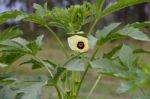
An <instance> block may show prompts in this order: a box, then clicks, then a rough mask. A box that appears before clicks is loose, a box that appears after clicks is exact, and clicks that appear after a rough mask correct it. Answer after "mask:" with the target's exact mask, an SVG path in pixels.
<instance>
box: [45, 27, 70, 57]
mask: <svg viewBox="0 0 150 99" xmlns="http://www.w3.org/2000/svg"><path fill="white" fill-rule="evenodd" d="M45 27H46V28H47V29H48V31H49V32H51V33H52V35H53V37H55V39H56V40H57V41H58V43H59V45H60V47H61V49H62V51H63V52H64V54H65V56H66V57H67V58H68V57H69V54H68V53H67V50H66V49H65V47H64V45H63V43H62V41H61V40H60V39H59V37H58V36H57V35H56V33H55V32H54V31H53V30H52V29H51V28H49V27H48V26H47V25H46V26H45Z"/></svg>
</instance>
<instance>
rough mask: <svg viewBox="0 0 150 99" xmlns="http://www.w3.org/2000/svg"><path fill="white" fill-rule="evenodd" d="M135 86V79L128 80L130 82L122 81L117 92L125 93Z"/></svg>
mask: <svg viewBox="0 0 150 99" xmlns="http://www.w3.org/2000/svg"><path fill="white" fill-rule="evenodd" d="M133 87H135V85H134V83H133V81H128V82H125V83H122V84H121V85H120V87H119V88H118V89H117V92H118V93H119V94H121V93H125V92H127V91H129V90H131V89H132V88H133Z"/></svg>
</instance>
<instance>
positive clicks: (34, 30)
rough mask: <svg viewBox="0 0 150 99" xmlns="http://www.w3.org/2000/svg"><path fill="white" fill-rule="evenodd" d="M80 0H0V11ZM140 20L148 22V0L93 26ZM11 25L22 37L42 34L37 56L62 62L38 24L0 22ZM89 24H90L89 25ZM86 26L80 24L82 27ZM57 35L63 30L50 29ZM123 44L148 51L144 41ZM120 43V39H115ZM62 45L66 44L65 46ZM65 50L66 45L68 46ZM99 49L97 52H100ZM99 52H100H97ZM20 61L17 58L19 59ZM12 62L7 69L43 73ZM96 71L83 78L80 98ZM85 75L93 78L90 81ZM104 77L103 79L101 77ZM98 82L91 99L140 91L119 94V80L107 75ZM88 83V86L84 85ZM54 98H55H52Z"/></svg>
mask: <svg viewBox="0 0 150 99" xmlns="http://www.w3.org/2000/svg"><path fill="white" fill-rule="evenodd" d="M83 1H84V0H0V12H5V11H10V10H21V11H24V12H26V13H33V12H34V9H33V7H32V5H33V3H38V4H40V5H43V4H44V3H45V2H47V3H48V8H49V9H52V8H54V7H60V8H63V7H69V6H70V5H75V4H82V2H83ZM87 1H88V2H91V3H93V2H94V0H87ZM115 1H116V0H106V2H105V4H104V6H107V5H108V4H110V3H113V2H115ZM143 21H150V3H143V4H139V5H135V6H131V7H128V8H125V9H123V10H120V11H118V12H116V13H113V14H111V15H108V16H106V17H104V18H103V19H102V20H100V21H99V22H98V24H97V26H96V29H99V28H102V27H103V26H106V25H108V24H110V23H113V22H122V23H123V24H127V23H133V22H143ZM12 25H18V26H19V28H21V29H22V30H23V31H24V37H25V38H26V39H29V40H32V39H34V38H35V37H37V35H40V34H44V35H45V41H44V44H43V48H42V50H41V51H40V52H39V56H40V57H42V58H45V59H47V58H51V59H52V60H54V61H56V62H60V63H61V62H62V61H63V60H62V59H64V55H63V54H62V53H61V51H60V50H59V47H58V46H57V45H56V44H55V43H54V42H55V41H54V40H53V38H52V37H51V35H50V33H48V31H47V30H45V29H43V28H42V27H40V26H38V25H36V24H34V23H28V22H16V21H13V20H10V21H8V22H7V23H5V24H2V25H0V30H3V29H5V28H8V27H10V26H12ZM89 26H90V24H89ZM89 26H87V27H84V29H85V30H86V28H88V27H89ZM53 29H54V30H55V31H56V32H57V35H59V36H60V37H62V39H63V38H64V37H66V35H65V34H64V33H61V30H59V29H56V28H53ZM144 31H145V32H146V33H147V34H148V35H149V34H150V28H148V27H147V28H146V29H145V30H144ZM64 42H65V41H64ZM121 42H124V43H128V44H129V45H132V46H133V47H143V48H144V49H147V50H150V47H149V46H147V45H148V43H146V42H144V43H143V42H140V41H131V40H128V39H127V40H124V41H121ZM117 43H118V42H112V43H111V44H108V45H106V46H103V48H102V49H103V51H108V50H109V49H110V48H111V47H113V46H115V45H116V44H117ZM119 43H120V42H119ZM66 47H68V46H67V45H66ZM68 49H69V48H68ZM103 51H101V53H102V52H103ZM101 53H100V54H101ZM143 60H145V61H147V62H149V61H150V60H149V56H146V55H145V58H144V59H143ZM19 61H21V60H19ZM16 64H19V62H16V63H14V64H13V65H14V66H12V67H11V68H10V69H11V71H14V72H17V73H22V74H26V73H27V72H28V74H39V73H45V70H44V69H40V70H35V71H32V70H31V68H30V67H25V68H26V69H25V68H23V67H20V66H19V67H18V66H17V65H16ZM96 76H97V75H96V73H94V72H93V71H91V72H89V73H88V75H87V77H86V80H85V82H84V84H83V87H82V91H81V93H80V99H84V97H85V96H86V95H87V93H88V92H89V89H90V88H91V86H92V84H93V83H94V79H95V78H96ZM89 78H90V79H93V80H90V82H89ZM103 78H104V79H103ZM103 78H102V82H100V83H99V84H98V86H97V88H96V90H95V91H94V93H93V94H92V96H91V97H92V98H91V99H130V96H132V95H133V94H135V95H136V94H137V95H138V94H140V93H139V92H136V93H135V92H133V93H127V94H123V95H119V94H117V93H116V92H115V90H116V88H117V87H118V85H119V84H120V82H121V80H119V79H116V78H110V77H107V76H105V77H103ZM87 86H88V87H87ZM51 95H52V93H51V91H49V88H45V89H44V90H43V94H42V95H41V97H42V99H48V98H47V97H48V96H51ZM52 99H55V98H52Z"/></svg>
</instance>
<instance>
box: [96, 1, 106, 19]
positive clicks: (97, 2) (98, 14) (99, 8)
mask: <svg viewBox="0 0 150 99" xmlns="http://www.w3.org/2000/svg"><path fill="white" fill-rule="evenodd" d="M104 2H105V0H96V1H95V9H96V18H99V16H100V13H101V10H102V7H103V4H104Z"/></svg>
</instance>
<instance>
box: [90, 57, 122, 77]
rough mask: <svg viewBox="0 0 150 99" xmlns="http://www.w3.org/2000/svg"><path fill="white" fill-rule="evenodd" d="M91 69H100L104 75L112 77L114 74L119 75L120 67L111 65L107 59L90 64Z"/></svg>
mask: <svg viewBox="0 0 150 99" xmlns="http://www.w3.org/2000/svg"><path fill="white" fill-rule="evenodd" d="M90 64H91V67H92V68H94V69H100V72H102V73H104V74H110V75H113V74H115V73H121V72H122V71H121V68H120V66H118V65H116V64H114V63H112V62H111V61H110V60H108V59H98V60H94V61H92V62H90Z"/></svg>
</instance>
